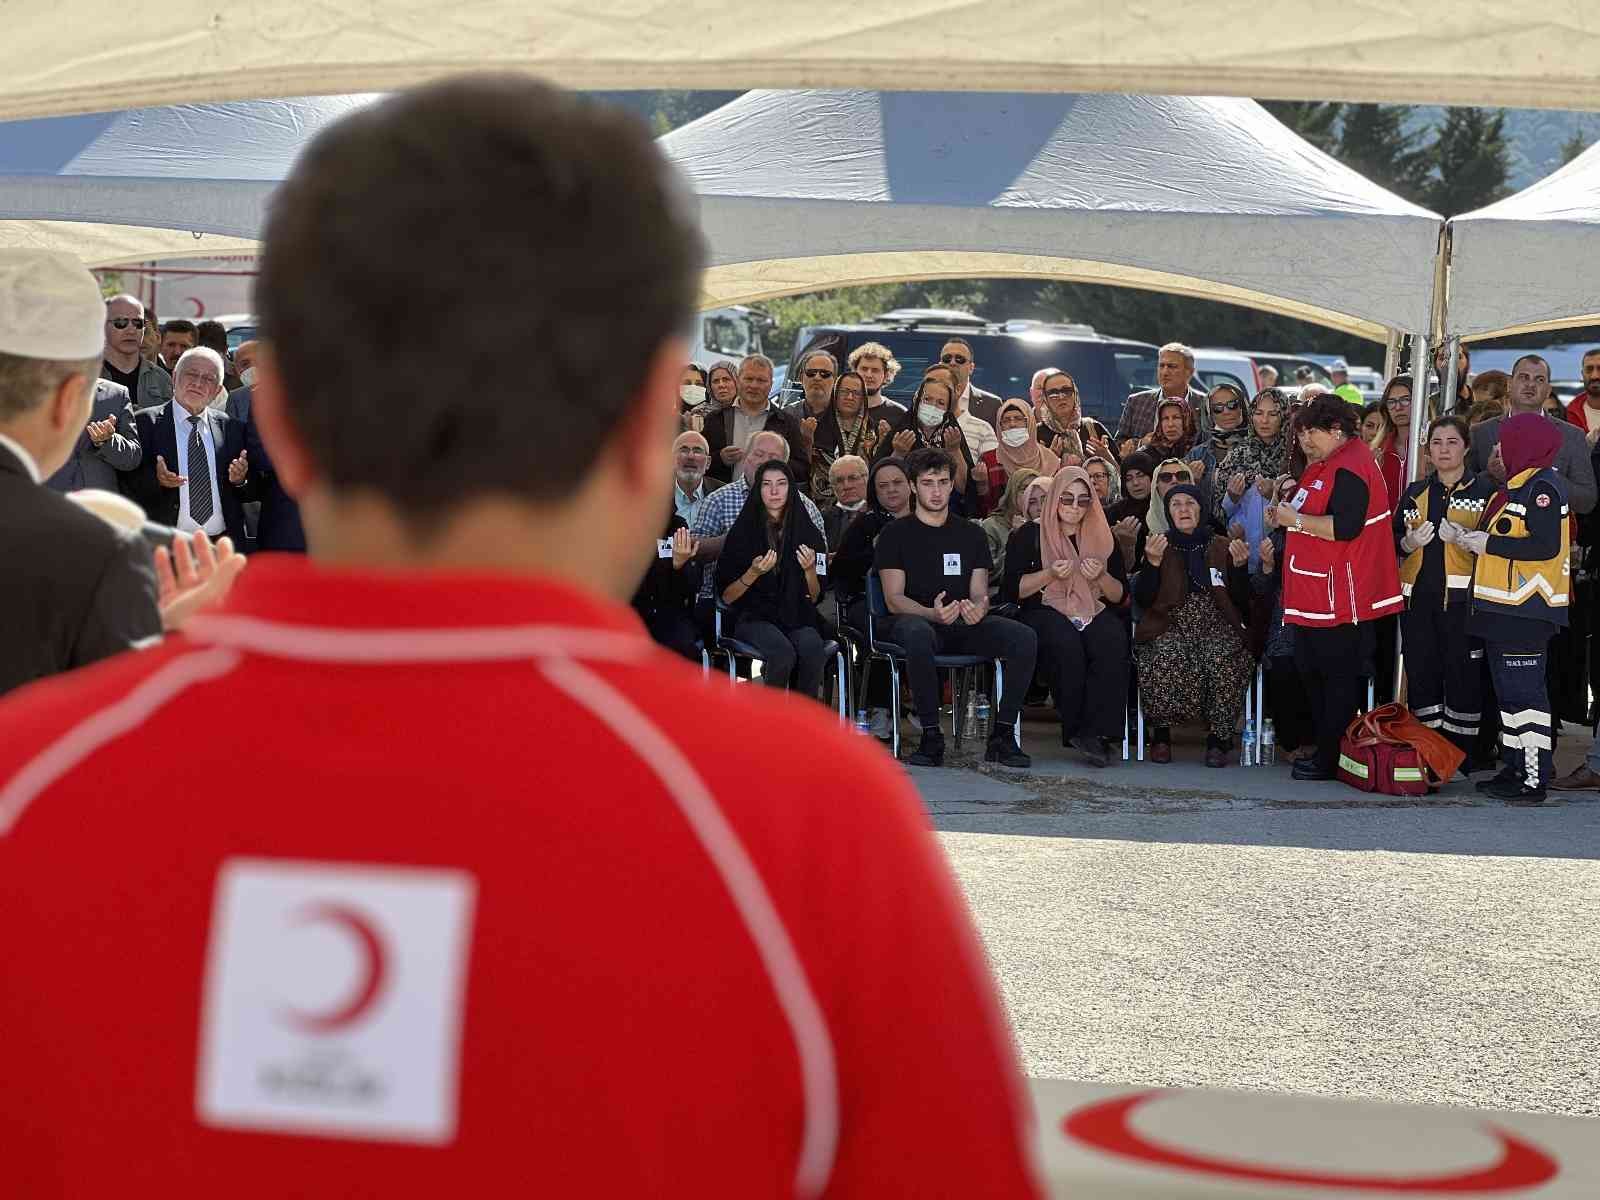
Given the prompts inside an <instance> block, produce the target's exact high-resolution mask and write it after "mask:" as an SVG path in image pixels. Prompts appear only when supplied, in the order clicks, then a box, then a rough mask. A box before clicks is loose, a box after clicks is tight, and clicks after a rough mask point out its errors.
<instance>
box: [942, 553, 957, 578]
mask: <svg viewBox="0 0 1600 1200" xmlns="http://www.w3.org/2000/svg"><path fill="white" fill-rule="evenodd" d="M944 573H945V574H946V575H959V574H961V555H959V554H946V555H945V556H944Z"/></svg>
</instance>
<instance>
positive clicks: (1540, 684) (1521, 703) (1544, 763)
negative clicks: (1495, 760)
mask: <svg viewBox="0 0 1600 1200" xmlns="http://www.w3.org/2000/svg"><path fill="white" fill-rule="evenodd" d="M1484 651H1485V653H1486V655H1487V657H1488V659H1489V673H1490V675H1492V676H1493V677H1494V693H1495V696H1496V697H1497V698H1498V699H1499V703H1500V770H1501V771H1502V772H1503V773H1505V774H1515V775H1516V776H1518V778H1519V779H1520V780H1521V782H1522V783H1523V784H1524V785H1525V786H1527V787H1531V788H1535V787H1543V786H1544V785H1545V784H1547V783H1549V782H1550V776H1551V774H1552V769H1551V768H1552V759H1553V758H1554V749H1555V729H1554V724H1555V722H1554V718H1553V716H1552V714H1551V711H1550V693H1549V689H1548V687H1547V685H1546V682H1545V646H1544V645H1538V646H1513V645H1509V644H1508V643H1506V642H1488V643H1486V644H1485V646H1484Z"/></svg>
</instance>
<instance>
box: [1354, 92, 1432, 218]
mask: <svg viewBox="0 0 1600 1200" xmlns="http://www.w3.org/2000/svg"><path fill="white" fill-rule="evenodd" d="M1410 123H1411V108H1410V106H1409V105H1404V104H1349V105H1346V106H1345V110H1344V118H1343V120H1341V121H1340V123H1339V142H1338V146H1337V147H1336V149H1335V150H1334V151H1333V155H1334V157H1335V158H1337V159H1338V160H1339V161H1340V162H1342V163H1343V164H1344V165H1345V166H1347V167H1349V168H1351V169H1352V170H1354V171H1359V172H1360V173H1361V174H1362V175H1365V176H1366V177H1367V178H1368V179H1370V180H1372V182H1374V183H1376V184H1378V185H1379V186H1381V187H1385V188H1388V189H1389V190H1390V191H1391V192H1395V193H1396V194H1398V195H1401V196H1404V197H1405V198H1406V199H1407V200H1410V201H1412V202H1413V203H1422V202H1423V200H1422V198H1423V197H1424V196H1425V195H1427V191H1428V184H1429V172H1430V169H1431V168H1432V165H1433V164H1432V162H1431V155H1430V154H1429V152H1428V150H1427V148H1425V147H1424V146H1423V144H1422V140H1423V135H1422V133H1421V132H1419V131H1417V130H1415V129H1411V128H1408V126H1409V125H1410Z"/></svg>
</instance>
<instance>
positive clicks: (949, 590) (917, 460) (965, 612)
mask: <svg viewBox="0 0 1600 1200" xmlns="http://www.w3.org/2000/svg"><path fill="white" fill-rule="evenodd" d="M906 469H907V472H908V473H909V474H910V476H911V486H912V488H914V489H915V491H916V505H915V508H914V509H913V511H912V514H911V516H909V517H904V518H902V519H901V520H898V521H896V522H894V524H892V525H890V526H888V527H887V528H886V529H884V531H883V532H882V533H881V534H879V535H878V543H877V548H876V551H875V554H874V566H876V567H877V570H878V576H879V578H880V580H881V581H882V583H883V598H884V602H885V603H886V604H887V605H888V608H889V612H890V613H891V614H892V616H891V618H890V621H889V629H888V635H889V638H890V639H891V640H892V641H893V642H895V644H897V645H899V646H902V647H904V648H905V652H906V675H907V677H908V678H909V679H910V682H911V695H912V696H913V697H914V698H915V700H916V703H917V716H918V718H919V719H920V720H921V722H922V745H921V746H920V747H919V748H918V750H917V752H916V753H915V754H913V755H912V756H911V758H910V762H911V764H912V765H913V766H920V767H937V766H942V765H943V764H944V734H943V733H942V732H941V731H940V729H939V671H938V668H936V667H935V666H934V665H933V658H934V655H936V654H980V655H982V656H984V657H985V658H998V659H1000V660H1002V661H1003V662H1004V663H1005V668H1006V670H1005V691H1004V692H1002V693H1001V695H1000V704H999V708H998V709H996V711H995V721H994V732H993V733H992V734H990V736H989V745H988V748H987V749H986V750H985V752H984V760H985V761H987V762H997V763H1001V764H1003V765H1004V766H1008V767H1029V766H1032V765H1033V760H1032V759H1030V758H1029V757H1028V756H1027V755H1026V754H1024V753H1023V752H1022V749H1021V747H1019V746H1018V745H1017V739H1016V735H1015V734H1014V733H1013V732H1012V727H1013V726H1014V725H1015V724H1016V720H1017V714H1018V713H1019V712H1020V711H1021V710H1022V698H1023V696H1024V695H1025V694H1026V693H1027V690H1028V684H1029V683H1030V682H1031V681H1032V679H1033V661H1034V657H1035V655H1036V654H1037V653H1038V641H1037V638H1036V637H1035V635H1034V632H1033V630H1032V629H1029V628H1028V627H1027V626H1026V625H1024V624H1022V623H1021V622H1020V621H1010V620H1007V619H1006V618H1004V617H995V616H990V615H989V572H990V571H991V570H992V569H993V567H994V563H993V561H992V560H991V559H990V557H989V542H988V539H987V538H986V537H984V534H983V530H981V529H979V528H978V527H977V526H976V525H974V524H973V523H972V522H971V521H968V520H966V519H965V518H964V517H957V516H952V515H951V513H950V489H951V487H952V480H953V479H954V474H955V472H954V467H953V464H952V463H951V461H950V456H949V455H948V454H946V453H945V452H944V451H943V450H918V451H916V452H915V453H913V454H912V455H911V456H910V458H909V459H907V461H906Z"/></svg>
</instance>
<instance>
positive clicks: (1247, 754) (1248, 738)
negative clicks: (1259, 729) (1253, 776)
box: [1239, 724, 1256, 767]
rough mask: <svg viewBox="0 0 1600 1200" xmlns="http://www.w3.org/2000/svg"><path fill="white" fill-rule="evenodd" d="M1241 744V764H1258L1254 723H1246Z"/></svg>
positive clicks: (1250, 765)
mask: <svg viewBox="0 0 1600 1200" xmlns="http://www.w3.org/2000/svg"><path fill="white" fill-rule="evenodd" d="M1240 746H1241V749H1240V751H1239V765H1240V766H1241V767H1253V766H1255V765H1256V727H1255V726H1254V725H1250V724H1246V725H1245V727H1244V739H1243V741H1242V742H1241V743H1240Z"/></svg>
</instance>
